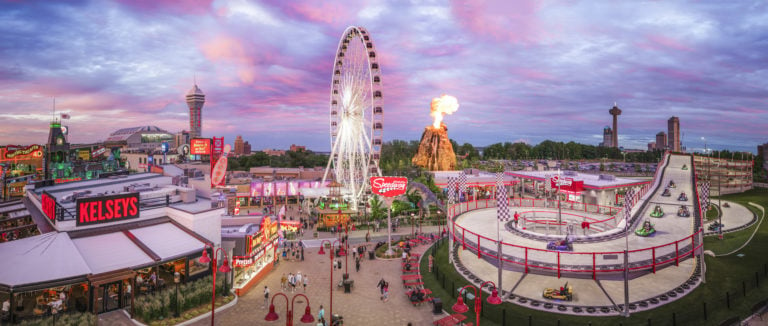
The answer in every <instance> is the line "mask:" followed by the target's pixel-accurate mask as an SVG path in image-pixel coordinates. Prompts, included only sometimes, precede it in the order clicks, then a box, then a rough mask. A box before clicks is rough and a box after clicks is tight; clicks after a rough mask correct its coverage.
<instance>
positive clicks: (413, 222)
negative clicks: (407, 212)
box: [411, 212, 416, 237]
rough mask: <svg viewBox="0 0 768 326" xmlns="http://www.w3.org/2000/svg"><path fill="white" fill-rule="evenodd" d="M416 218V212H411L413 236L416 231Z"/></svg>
mask: <svg viewBox="0 0 768 326" xmlns="http://www.w3.org/2000/svg"><path fill="white" fill-rule="evenodd" d="M415 219H416V214H414V213H413V212H411V236H412V237H413V236H415V233H414V232H415V224H416V221H415Z"/></svg>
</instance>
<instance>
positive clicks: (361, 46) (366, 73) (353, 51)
mask: <svg viewBox="0 0 768 326" xmlns="http://www.w3.org/2000/svg"><path fill="white" fill-rule="evenodd" d="M381 89H382V84H381V68H380V67H379V61H378V55H377V53H376V48H375V47H374V45H373V40H372V39H371V37H370V35H369V34H368V31H366V30H365V28H362V27H355V26H351V27H348V28H347V29H346V30H345V31H344V34H342V36H341V40H339V46H338V49H337V51H336V58H335V60H334V64H333V74H332V75H331V102H330V123H331V125H330V127H331V156H330V157H329V159H328V165H327V166H326V168H325V174H324V176H323V183H325V180H326V179H328V178H329V177H331V178H333V177H335V180H336V182H338V183H340V184H342V186H343V188H342V192H343V194H344V195H345V197H346V198H347V200H349V201H350V204H351V205H350V207H352V208H353V209H357V205H358V203H359V202H360V201H361V200H362V197H363V196H364V195H365V194H366V192H367V191H368V189H369V188H370V185H368V178H369V177H370V176H380V175H381V170H380V169H379V157H380V156H381V144H382V136H383V131H384V119H383V118H384V110H383V96H382V92H381ZM331 174H332V175H331Z"/></svg>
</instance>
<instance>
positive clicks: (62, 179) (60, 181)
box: [53, 177, 83, 183]
mask: <svg viewBox="0 0 768 326" xmlns="http://www.w3.org/2000/svg"><path fill="white" fill-rule="evenodd" d="M80 180H83V178H81V177H75V178H58V179H54V180H53V182H54V183H67V182H73V181H80Z"/></svg>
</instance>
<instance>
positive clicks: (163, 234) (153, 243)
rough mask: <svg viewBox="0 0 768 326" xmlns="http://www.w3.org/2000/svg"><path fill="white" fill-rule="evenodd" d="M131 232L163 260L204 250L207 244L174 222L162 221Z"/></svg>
mask: <svg viewBox="0 0 768 326" xmlns="http://www.w3.org/2000/svg"><path fill="white" fill-rule="evenodd" d="M131 233H133V235H135V236H136V239H137V240H139V241H141V242H143V243H144V244H145V245H147V247H148V248H149V249H150V250H152V251H153V252H155V253H156V254H157V255H158V256H160V258H162V260H168V259H172V258H179V257H183V256H186V255H188V254H189V253H191V252H202V251H203V248H204V247H205V244H204V243H203V242H202V241H200V240H198V239H196V238H195V237H193V236H192V235H191V234H189V233H187V232H186V231H184V230H182V229H180V228H178V227H176V226H175V225H173V224H172V223H162V224H157V225H152V226H147V227H142V228H137V229H132V230H131Z"/></svg>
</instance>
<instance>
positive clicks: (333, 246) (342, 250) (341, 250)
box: [317, 240, 346, 316]
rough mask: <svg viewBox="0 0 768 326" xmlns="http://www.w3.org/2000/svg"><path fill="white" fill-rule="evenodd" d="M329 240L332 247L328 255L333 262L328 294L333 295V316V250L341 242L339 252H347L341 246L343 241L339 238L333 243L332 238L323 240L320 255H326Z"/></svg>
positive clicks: (331, 308) (331, 313)
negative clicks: (325, 247)
mask: <svg viewBox="0 0 768 326" xmlns="http://www.w3.org/2000/svg"><path fill="white" fill-rule="evenodd" d="M326 242H328V245H329V246H330V247H331V250H328V257H330V259H331V260H330V263H331V274H330V277H329V280H328V283H329V288H328V290H329V291H328V294H329V295H330V297H331V305H330V307H329V308H330V311H329V312H330V316H333V250H334V248H335V245H336V244H337V243H338V244H339V254H341V253H344V255H345V256H346V252H345V251H344V248H342V247H341V242H339V240H334V241H333V243H331V241H330V240H323V241H322V242H320V251H318V252H317V254H319V255H325V250H323V248H324V246H325V243H326Z"/></svg>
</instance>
